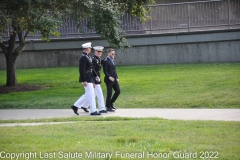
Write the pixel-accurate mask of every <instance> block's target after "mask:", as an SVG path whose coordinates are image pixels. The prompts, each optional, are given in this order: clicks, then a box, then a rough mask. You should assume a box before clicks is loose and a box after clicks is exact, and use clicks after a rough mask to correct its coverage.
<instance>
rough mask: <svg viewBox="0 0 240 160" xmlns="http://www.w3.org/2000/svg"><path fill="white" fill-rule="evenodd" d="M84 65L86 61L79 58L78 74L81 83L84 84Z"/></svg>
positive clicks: (85, 79) (85, 78)
mask: <svg viewBox="0 0 240 160" xmlns="http://www.w3.org/2000/svg"><path fill="white" fill-rule="evenodd" d="M86 64H87V61H86V60H85V59H84V58H81V59H80V60H79V74H80V77H81V82H86V81H87V77H86Z"/></svg>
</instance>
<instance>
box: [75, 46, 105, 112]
mask: <svg viewBox="0 0 240 160" xmlns="http://www.w3.org/2000/svg"><path fill="white" fill-rule="evenodd" d="M91 44H92V43H91V42H88V43H84V44H83V45H82V47H83V53H82V56H81V58H80V59H79V73H80V78H79V82H82V84H83V86H84V89H85V94H84V95H82V96H81V97H80V98H79V99H78V100H77V101H76V102H75V103H74V105H72V106H71V108H72V109H73V112H74V113H75V114H77V115H79V114H78V112H77V111H78V108H82V109H83V110H84V111H85V112H88V110H87V108H84V107H83V106H85V104H86V103H88V104H90V111H91V114H90V115H101V113H98V112H97V111H96V102H95V93H94V85H95V84H94V79H95V78H94V77H93V70H92V58H91V57H90V56H89V55H88V54H89V53H91V48H92V47H91Z"/></svg>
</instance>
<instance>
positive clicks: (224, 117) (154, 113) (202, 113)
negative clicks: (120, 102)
mask: <svg viewBox="0 0 240 160" xmlns="http://www.w3.org/2000/svg"><path fill="white" fill-rule="evenodd" d="M78 112H79V117H82V116H85V117H86V116H90V114H89V113H85V112H83V110H81V109H79V110H78ZM76 116H77V115H75V114H74V113H73V111H72V110H71V109H10V110H5V109H1V110H0V120H21V119H40V118H57V117H76ZM109 116H112V117H113V116H114V117H134V118H143V117H144V118H146V117H158V118H164V119H176V120H216V121H240V109H117V110H116V112H108V113H105V114H102V115H101V116H98V117H109ZM41 124H45V123H36V125H41ZM47 124H58V123H54V122H53V123H47ZM11 125H13V124H11ZM18 125H21V124H18ZM23 125H28V124H26V123H23ZM29 125H32V123H31V124H29ZM0 126H7V124H1V123H0Z"/></svg>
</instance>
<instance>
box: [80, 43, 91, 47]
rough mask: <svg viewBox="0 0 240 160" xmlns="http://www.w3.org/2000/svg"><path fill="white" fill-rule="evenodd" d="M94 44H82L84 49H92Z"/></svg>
mask: <svg viewBox="0 0 240 160" xmlns="http://www.w3.org/2000/svg"><path fill="white" fill-rule="evenodd" d="M91 45H92V43H91V42H88V43H84V44H82V47H83V48H92V46H91Z"/></svg>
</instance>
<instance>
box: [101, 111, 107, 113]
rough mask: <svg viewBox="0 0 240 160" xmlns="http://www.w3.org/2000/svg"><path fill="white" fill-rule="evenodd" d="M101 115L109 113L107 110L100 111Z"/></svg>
mask: <svg viewBox="0 0 240 160" xmlns="http://www.w3.org/2000/svg"><path fill="white" fill-rule="evenodd" d="M99 113H107V111H106V110H101V111H99Z"/></svg>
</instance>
